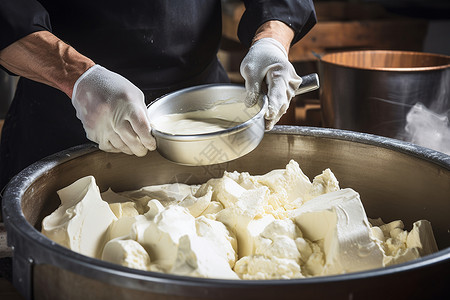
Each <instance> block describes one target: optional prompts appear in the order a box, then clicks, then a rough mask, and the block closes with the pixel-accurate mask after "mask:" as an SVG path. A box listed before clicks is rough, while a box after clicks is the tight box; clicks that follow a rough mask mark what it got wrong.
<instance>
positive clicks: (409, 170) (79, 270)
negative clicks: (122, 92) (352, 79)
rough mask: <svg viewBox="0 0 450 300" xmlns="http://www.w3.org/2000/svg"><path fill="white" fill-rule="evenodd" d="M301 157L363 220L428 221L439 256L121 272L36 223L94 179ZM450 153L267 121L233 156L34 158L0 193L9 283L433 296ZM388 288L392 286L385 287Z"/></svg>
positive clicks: (444, 261) (195, 178) (121, 184)
mask: <svg viewBox="0 0 450 300" xmlns="http://www.w3.org/2000/svg"><path fill="white" fill-rule="evenodd" d="M290 159H295V160H296V161H298V162H299V164H300V166H301V168H302V169H303V170H304V172H305V174H306V175H308V176H309V177H310V178H312V176H315V175H317V174H319V173H320V172H321V171H322V170H324V169H325V168H328V167H329V168H331V170H332V171H333V172H334V173H335V175H336V177H337V178H338V179H339V180H340V186H341V187H342V188H344V187H351V188H353V189H355V190H356V191H358V192H359V193H360V195H361V199H362V202H363V204H364V206H365V209H366V211H367V214H368V216H369V217H382V218H383V220H384V221H392V220H397V219H401V220H403V221H404V222H405V226H406V227H407V228H408V230H409V229H411V224H412V222H414V221H417V220H419V219H427V220H429V221H431V223H432V226H433V230H434V232H435V237H436V240H437V243H438V247H439V249H440V251H439V252H437V253H435V254H432V255H429V256H426V257H424V258H421V259H417V260H414V261H411V262H407V263H403V264H400V265H396V266H391V267H387V268H383V269H375V270H369V271H364V272H357V273H349V274H344V275H337V276H323V277H315V278H305V279H292V280H261V281H248V280H217V279H203V278H192V277H182V276H175V275H169V274H162V273H154V272H145V271H141V270H135V269H129V268H126V267H122V266H119V265H115V264H111V263H108V262H105V261H100V260H97V259H93V258H89V257H86V256H83V255H80V254H78V253H75V252H73V251H70V250H68V249H67V248H64V247H62V246H59V245H57V244H55V243H54V242H52V241H51V240H49V239H47V238H46V237H45V236H44V235H42V234H41V233H40V231H39V230H40V224H41V221H42V219H43V217H44V216H46V215H48V214H49V213H50V212H52V211H53V210H54V209H56V208H57V207H58V205H59V199H58V197H57V194H56V191H57V190H58V189H60V188H62V187H65V186H67V185H69V184H71V183H72V182H74V181H75V180H77V179H79V178H81V177H83V176H86V175H93V176H95V178H96V181H97V184H98V185H99V187H100V190H101V191H104V190H106V189H107V188H109V187H111V188H112V189H113V190H115V191H124V190H130V189H137V188H139V187H142V186H145V185H151V184H161V183H170V182H185V183H202V182H205V181H206V180H207V179H209V178H211V177H218V176H222V173H223V171H224V170H228V171H233V170H237V171H240V172H242V171H248V172H250V173H251V174H263V173H266V172H268V171H270V170H273V169H277V168H284V167H285V165H286V164H287V163H288V162H289V160H290ZM449 195H450V156H447V155H444V154H442V153H439V152H436V151H432V150H429V149H425V148H422V147H419V146H415V145H412V144H409V143H405V142H401V141H398V140H393V139H388V138H384V137H379V136H373V135H368V134H361V133H355V132H348V131H342V130H333V129H323V128H301V127H293V126H276V127H275V129H274V130H273V131H271V132H269V133H266V134H265V135H264V138H263V140H262V141H261V143H260V145H259V146H258V147H257V148H256V149H255V150H254V151H252V152H250V153H249V154H247V155H245V156H243V157H241V158H239V159H236V160H234V161H231V162H228V163H224V164H220V165H211V166H202V167H200V166H197V167H189V166H183V165H179V164H174V163H172V162H170V161H168V160H166V159H165V158H163V157H162V156H161V155H160V154H159V153H158V152H156V151H153V152H151V153H149V154H148V155H147V156H145V157H143V158H139V157H135V156H129V155H125V154H114V153H106V152H102V151H99V150H98V149H97V148H96V147H95V146H92V145H84V146H79V147H75V148H72V149H69V150H67V151H64V152H61V153H58V154H55V155H53V156H51V157H48V158H46V159H43V160H41V161H39V162H38V163H35V164H34V165H32V166H30V167H28V168H27V169H25V170H24V171H23V172H21V173H20V174H19V175H17V176H16V177H14V179H13V180H12V181H11V182H10V183H9V185H8V186H7V189H6V191H5V193H4V198H3V216H4V221H5V225H6V228H7V233H8V242H9V244H10V245H11V246H12V247H13V248H14V253H13V279H14V285H15V287H16V288H17V289H18V290H19V291H20V293H21V294H22V295H23V296H24V297H25V298H26V299H133V300H136V299H258V300H260V299H284V298H286V299H297V298H305V299H381V298H384V297H385V296H386V295H389V297H391V298H395V299H424V298H428V299H429V298H431V299H437V298H439V297H441V296H442V295H445V294H447V295H448V293H449V285H448V278H449V275H450V248H449V247H450V234H449V228H450V218H449V217H448V212H449V211H450V197H449ZM387 286H393V287H396V288H393V289H389V290H388V289H386V287H387Z"/></svg>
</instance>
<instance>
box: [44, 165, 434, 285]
mask: <svg viewBox="0 0 450 300" xmlns="http://www.w3.org/2000/svg"><path fill="white" fill-rule="evenodd" d="M58 195H59V196H60V198H61V206H60V207H59V208H58V209H57V210H55V212H53V213H52V214H51V215H49V216H47V217H46V218H45V219H44V220H43V229H42V232H43V234H45V235H46V236H47V237H49V238H50V239H52V240H53V241H55V242H57V243H60V244H62V245H63V246H65V247H68V248H70V249H72V250H74V251H77V252H80V253H82V254H85V255H89V256H92V257H95V258H101V259H103V260H106V261H109V262H112V263H117V264H120V265H123V266H126V267H129V268H136V269H140V270H151V271H157V272H166V273H171V274H177V275H184V276H197V277H206V278H221V279H233V280H238V279H290V278H303V277H311V276H325V275H332V274H343V273H349V272H355V271H362V270H368V269H373V268H381V267H384V266H389V265H392V264H397V263H402V262H406V261H409V260H412V259H416V258H418V257H421V256H424V255H428V254H430V253H433V252H436V251H438V249H437V246H436V241H435V240H434V236H433V232H432V228H431V224H430V222H428V221H425V220H420V221H417V222H415V223H414V224H413V228H412V230H411V231H409V232H408V231H407V230H405V228H404V227H405V226H404V224H403V222H402V221H400V220H396V221H392V222H389V223H385V222H383V221H382V220H381V219H369V218H368V217H367V215H366V212H365V211H364V207H363V203H362V201H361V199H360V196H359V194H358V193H357V192H356V191H354V190H352V189H350V188H345V189H340V187H339V182H338V180H337V178H336V177H335V176H334V174H333V173H332V171H331V170H330V169H325V170H324V171H323V172H322V173H321V174H319V175H317V176H315V177H314V179H313V180H312V181H310V180H309V178H308V177H307V176H306V175H305V174H304V173H303V171H302V170H301V169H300V166H299V165H298V163H297V162H295V161H293V160H291V161H290V162H289V163H288V164H287V165H286V168H285V169H279V170H272V171H270V172H268V173H266V174H263V175H250V174H249V173H248V172H241V173H239V172H236V171H234V172H224V175H223V176H222V177H221V178H213V179H210V180H208V181H207V182H205V183H203V184H201V185H188V184H184V183H173V184H162V185H154V186H147V187H142V188H141V189H139V190H134V191H125V192H120V193H117V192H114V191H112V190H107V191H105V192H104V193H102V194H100V192H99V189H98V187H97V186H96V185H95V180H94V178H93V177H92V176H88V177H85V178H82V179H80V180H78V181H77V182H75V183H74V184H72V185H70V186H68V187H66V188H64V189H62V190H60V191H58Z"/></svg>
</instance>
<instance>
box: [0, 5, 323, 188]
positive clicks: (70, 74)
mask: <svg viewBox="0 0 450 300" xmlns="http://www.w3.org/2000/svg"><path fill="white" fill-rule="evenodd" d="M244 2H245V6H246V10H245V13H244V15H243V17H242V19H241V20H240V24H239V30H238V36H239V39H240V41H241V42H242V43H243V45H245V46H247V47H249V51H248V54H247V55H246V56H245V58H244V60H243V61H242V64H241V74H242V76H243V77H244V79H245V82H246V89H247V99H246V103H247V104H248V105H252V104H253V103H255V102H256V99H257V98H258V97H260V95H261V94H262V92H263V90H262V88H263V85H264V84H267V88H268V90H267V97H268V101H269V110H268V112H267V113H266V127H267V129H271V128H272V127H273V125H274V124H275V123H276V122H277V121H278V120H279V119H280V117H281V116H282V114H283V113H284V112H285V111H286V110H287V108H288V106H289V102H290V100H291V98H292V97H293V96H294V91H295V89H296V88H297V87H298V86H299V85H300V83H301V78H300V77H299V76H298V75H297V74H296V71H295V70H294V67H293V66H292V64H291V63H290V62H289V61H288V55H287V54H288V51H289V48H290V46H291V45H292V44H294V43H296V42H297V41H299V40H300V39H301V38H302V37H303V36H304V35H305V34H306V33H307V32H308V31H309V30H310V29H311V28H312V26H313V25H314V24H315V22H316V17H315V13H314V7H313V3H312V0H267V1H264V2H262V1H252V0H246V1H244ZM220 40H221V1H219V0H209V1H208V0H190V1H181V0H178V1H176V0H173V1H170V0H152V1H148V0H128V1H112V0H108V1H106V0H96V1H92V0H76V1H75V0H68V1H59V0H39V1H37V0H14V1H0V64H1V66H2V68H4V69H5V70H6V71H7V72H9V73H10V74H14V75H18V76H20V80H19V82H18V85H17V89H16V93H15V96H14V99H13V101H12V103H11V106H10V108H9V111H8V113H7V116H6V119H5V122H4V127H3V131H2V136H1V145H0V190H2V189H3V187H4V186H5V185H6V184H7V182H8V181H9V180H10V179H11V178H12V177H13V176H14V175H16V174H17V173H18V172H19V171H21V170H22V169H24V168H25V167H27V166H28V165H30V164H31V163H34V162H36V161H38V160H40V159H42V158H44V157H45V156H48V155H50V154H53V153H56V152H58V151H61V150H64V149H67V148H69V147H72V146H75V145H79V144H83V143H86V142H89V141H92V142H95V143H97V144H98V146H99V148H100V149H101V150H104V151H109V152H123V153H126V154H130V155H137V156H144V155H145V154H146V153H147V151H152V150H154V149H155V147H156V142H155V139H154V138H153V136H152V135H151V126H150V120H149V119H148V116H147V113H146V112H147V110H146V104H148V103H149V102H151V101H152V100H154V99H156V98H157V97H159V96H161V95H163V94H166V93H168V92H171V91H174V90H178V89H181V88H185V87H189V86H194V85H199V84H207V83H224V82H228V81H229V80H228V77H227V74H226V72H225V71H224V69H223V67H222V66H221V64H220V63H219V61H218V59H217V56H216V55H217V51H218V49H219V44H220Z"/></svg>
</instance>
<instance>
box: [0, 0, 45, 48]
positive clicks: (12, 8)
mask: <svg viewBox="0 0 450 300" xmlns="http://www.w3.org/2000/svg"><path fill="white" fill-rule="evenodd" d="M42 30H47V31H51V25H50V18H49V15H48V13H47V11H46V10H45V8H44V7H42V5H41V4H40V3H39V2H38V1H35V0H0V50H2V49H4V48H6V47H7V46H9V45H11V44H12V43H14V42H15V41H17V40H19V39H21V38H23V37H25V36H27V35H28V34H30V33H33V32H36V31H42Z"/></svg>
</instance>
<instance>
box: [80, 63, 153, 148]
mask: <svg viewBox="0 0 450 300" xmlns="http://www.w3.org/2000/svg"><path fill="white" fill-rule="evenodd" d="M72 104H73V106H74V107H75V109H76V111H77V117H78V118H79V119H80V120H81V122H82V123H83V127H84V130H85V131H86V135H87V138H88V139H90V140H91V141H93V142H96V143H98V145H99V148H100V149H101V150H103V151H107V152H124V153H126V154H134V155H137V156H144V155H145V154H146V153H147V150H155V148H156V141H155V139H154V138H153V136H152V134H151V126H150V122H149V119H148V116H147V108H146V106H145V101H144V94H143V93H142V91H141V90H140V89H139V88H137V87H136V86H135V85H134V84H132V83H131V82H130V81H128V80H127V79H126V78H124V77H123V76H121V75H119V74H117V73H114V72H111V71H109V70H107V69H106V68H104V67H102V66H100V65H94V66H93V67H91V68H90V69H88V70H87V71H86V72H85V73H84V74H83V75H81V76H80V78H78V80H77V81H76V83H75V85H74V89H73V94H72Z"/></svg>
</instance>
